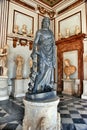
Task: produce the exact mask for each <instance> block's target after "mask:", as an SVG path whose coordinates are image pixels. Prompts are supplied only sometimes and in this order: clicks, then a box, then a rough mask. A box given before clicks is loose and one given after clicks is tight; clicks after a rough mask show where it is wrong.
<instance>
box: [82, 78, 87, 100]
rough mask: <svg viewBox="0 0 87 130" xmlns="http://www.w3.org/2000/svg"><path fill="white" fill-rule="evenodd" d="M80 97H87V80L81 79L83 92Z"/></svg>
mask: <svg viewBox="0 0 87 130" xmlns="http://www.w3.org/2000/svg"><path fill="white" fill-rule="evenodd" d="M81 98H82V99H87V80H83V94H82V96H81Z"/></svg>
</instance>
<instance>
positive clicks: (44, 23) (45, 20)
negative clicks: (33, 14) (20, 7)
mask: <svg viewBox="0 0 87 130" xmlns="http://www.w3.org/2000/svg"><path fill="white" fill-rule="evenodd" d="M49 25H50V18H49V17H44V18H43V20H42V27H49Z"/></svg>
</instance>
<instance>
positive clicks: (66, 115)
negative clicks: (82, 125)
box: [61, 114, 71, 118]
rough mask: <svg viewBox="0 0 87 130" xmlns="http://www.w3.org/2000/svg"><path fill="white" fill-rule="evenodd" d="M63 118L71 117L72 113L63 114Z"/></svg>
mask: <svg viewBox="0 0 87 130" xmlns="http://www.w3.org/2000/svg"><path fill="white" fill-rule="evenodd" d="M61 118H71V116H70V114H61Z"/></svg>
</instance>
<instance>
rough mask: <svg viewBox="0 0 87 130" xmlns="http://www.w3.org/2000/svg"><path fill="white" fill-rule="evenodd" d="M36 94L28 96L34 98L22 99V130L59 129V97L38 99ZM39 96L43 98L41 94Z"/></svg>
mask: <svg viewBox="0 0 87 130" xmlns="http://www.w3.org/2000/svg"><path fill="white" fill-rule="evenodd" d="M48 93H49V92H48ZM38 95H39V94H38ZM38 95H37V94H36V95H31V96H30V97H31V98H35V99H34V100H30V101H27V100H26V99H24V100H23V102H24V105H25V116H24V120H23V130H28V129H29V130H46V129H48V130H60V115H59V114H57V105H58V104H59V98H58V97H57V98H51V99H48V100H38V99H37V97H38ZM41 96H42V97H41ZM40 97H41V98H43V94H40Z"/></svg>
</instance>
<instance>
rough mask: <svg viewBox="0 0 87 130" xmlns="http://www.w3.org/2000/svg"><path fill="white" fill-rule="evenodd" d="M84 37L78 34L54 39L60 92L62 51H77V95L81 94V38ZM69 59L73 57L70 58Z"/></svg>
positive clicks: (61, 86)
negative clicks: (78, 81) (78, 82)
mask: <svg viewBox="0 0 87 130" xmlns="http://www.w3.org/2000/svg"><path fill="white" fill-rule="evenodd" d="M84 37H85V34H78V35H73V36H71V37H69V38H63V39H61V40H58V41H56V46H57V61H58V63H57V64H58V72H57V73H58V79H57V85H58V87H57V91H58V92H62V91H63V81H62V79H63V59H64V57H63V56H64V55H63V54H64V53H65V52H72V51H73V52H74V51H77V55H78V56H77V57H78V58H77V60H78V61H77V63H78V65H77V66H78V67H77V68H78V69H77V77H75V78H77V79H80V88H79V90H78V91H79V92H78V93H79V95H81V94H82V91H83V89H82V82H83V79H84V74H83V72H84V71H83V39H84ZM70 60H71V61H72V60H73V58H71V59H70Z"/></svg>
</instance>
